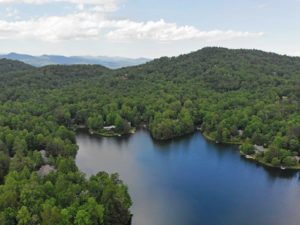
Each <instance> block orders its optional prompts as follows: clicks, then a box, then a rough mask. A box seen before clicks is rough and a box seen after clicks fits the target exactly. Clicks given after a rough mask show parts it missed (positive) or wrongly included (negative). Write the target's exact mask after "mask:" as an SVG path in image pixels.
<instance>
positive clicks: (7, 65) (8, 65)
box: [0, 59, 34, 74]
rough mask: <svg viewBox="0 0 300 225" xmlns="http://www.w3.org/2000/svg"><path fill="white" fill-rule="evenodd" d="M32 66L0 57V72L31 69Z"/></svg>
mask: <svg viewBox="0 0 300 225" xmlns="http://www.w3.org/2000/svg"><path fill="white" fill-rule="evenodd" d="M33 68H34V67H33V66H30V65H27V64H25V63H23V62H19V61H16V60H9V59H0V74H3V73H8V72H17V71H22V70H30V69H33Z"/></svg>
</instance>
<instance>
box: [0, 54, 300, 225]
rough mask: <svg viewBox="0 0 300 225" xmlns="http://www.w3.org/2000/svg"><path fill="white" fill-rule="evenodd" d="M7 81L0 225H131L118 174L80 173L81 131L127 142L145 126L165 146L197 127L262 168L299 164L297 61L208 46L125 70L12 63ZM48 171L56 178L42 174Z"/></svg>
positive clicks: (0, 117)
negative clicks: (260, 163)
mask: <svg viewBox="0 0 300 225" xmlns="http://www.w3.org/2000/svg"><path fill="white" fill-rule="evenodd" d="M6 65H9V67H10V68H14V69H13V70H10V69H8V68H7V67H6ZM12 65H13V66H12ZM18 67H19V69H16V68H18ZM1 71H2V72H1ZM0 80H1V83H0V90H1V91H0V102H1V105H0V179H1V182H2V183H3V185H1V186H0V223H1V224H80V225H81V224H111V225H118V224H127V223H128V221H129V220H130V212H129V208H130V206H131V200H130V197H129V195H128V192H127V187H126V185H124V184H123V183H122V182H121V181H120V180H119V178H118V176H117V175H110V176H109V175H107V174H106V173H104V172H102V173H99V174H97V175H96V176H93V177H91V178H89V179H86V178H85V177H84V176H83V175H82V174H81V173H80V172H79V171H78V169H77V167H76V165H75V163H74V157H75V155H76V152H77V145H76V143H75V134H74V129H76V128H77V127H79V126H80V127H81V126H85V127H87V128H88V129H89V130H91V131H93V132H97V133H100V134H101V133H107V132H108V131H107V129H108V128H107V127H112V126H113V131H109V132H112V133H113V134H126V133H129V132H130V131H131V130H132V128H135V127H138V126H140V125H142V124H144V125H146V126H147V127H148V129H149V131H150V133H151V135H152V136H153V138H155V139H159V140H162V139H170V138H174V137H177V136H181V135H184V134H188V133H191V132H193V131H194V130H195V128H196V127H198V128H199V129H201V130H202V132H203V133H204V134H205V135H206V136H207V137H209V138H211V139H213V140H215V141H217V142H219V143H240V144H242V146H241V151H242V152H244V153H245V154H248V155H251V154H254V155H255V157H256V158H257V159H258V160H260V161H263V162H266V163H269V164H272V165H274V166H280V165H283V166H296V165H297V160H296V158H297V157H296V156H299V152H300V142H299V140H300V59H299V58H292V57H287V56H279V55H276V54H272V53H265V52H261V51H256V50H228V49H223V48H205V49H202V50H200V51H198V52H194V53H191V54H188V55H182V56H179V57H176V58H175V57H174V58H161V59H157V60H154V61H152V62H149V63H147V64H145V65H141V66H137V67H130V68H124V69H120V70H109V69H106V68H104V67H101V66H83V65H76V66H47V67H43V68H39V69H37V68H32V67H30V66H27V65H25V64H21V63H19V62H14V61H7V60H5V61H2V62H1V63H0ZM254 145H256V146H261V147H263V148H264V149H267V150H266V151H257V150H256V149H255V148H254ZM41 150H44V151H45V152H46V156H44V157H43V155H42V154H41ZM45 158H46V160H45ZM45 161H47V162H45ZM44 164H49V165H50V166H52V167H51V168H54V170H53V171H52V172H51V173H49V174H48V175H45V176H41V174H40V173H38V172H37V171H38V170H39V169H40V168H41V167H42V166H43V165H44ZM95 208H96V209H97V210H92V209H95Z"/></svg>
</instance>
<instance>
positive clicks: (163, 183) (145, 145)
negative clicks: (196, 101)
mask: <svg viewBox="0 0 300 225" xmlns="http://www.w3.org/2000/svg"><path fill="white" fill-rule="evenodd" d="M77 144H78V145H79V151H78V154H77V157H76V163H77V165H78V167H79V168H80V170H81V171H83V172H84V173H86V174H87V175H91V174H96V173H97V172H98V171H103V170H104V171H107V172H109V173H114V172H118V173H119V174H120V178H121V179H122V180H123V181H124V182H125V183H126V184H127V185H128V187H129V192H130V195H131V197H132V200H133V206H132V210H131V211H132V213H133V214H134V216H133V225H283V224H284V225H299V224H300V180H299V173H298V172H291V171H290V172H289V171H281V170H278V169H267V168H264V167H262V166H260V165H257V164H256V163H254V162H250V161H248V160H246V159H244V158H243V157H241V156H240V155H239V152H238V150H237V146H231V145H225V146H224V145H217V144H214V143H211V142H209V141H207V140H206V139H205V138H204V137H203V136H202V135H201V133H199V132H197V133H195V134H193V135H190V136H186V137H182V138H179V139H176V140H173V141H169V142H156V141H154V140H153V139H152V138H151V136H150V135H149V133H148V132H147V131H144V130H140V131H138V132H137V133H136V134H134V135H131V136H128V137H122V138H104V137H97V136H92V135H89V134H87V133H84V132H79V133H78V134H77Z"/></svg>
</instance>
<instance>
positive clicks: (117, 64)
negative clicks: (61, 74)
mask: <svg viewBox="0 0 300 225" xmlns="http://www.w3.org/2000/svg"><path fill="white" fill-rule="evenodd" d="M0 58H6V59H12V60H18V61H22V62H24V63H27V64H29V65H32V66H36V67H41V66H47V65H55V64H59V65H74V64H93V65H102V66H105V67H108V68H111V69H117V68H121V67H127V66H136V65H140V64H144V63H146V62H149V61H150V60H151V59H147V58H137V59H132V58H123V57H107V56H70V57H67V56H61V55H42V56H32V55H26V54H18V53H9V54H2V55H0Z"/></svg>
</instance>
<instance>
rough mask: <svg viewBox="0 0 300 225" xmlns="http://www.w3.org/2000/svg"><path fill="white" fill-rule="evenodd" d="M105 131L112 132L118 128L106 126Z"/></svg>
mask: <svg viewBox="0 0 300 225" xmlns="http://www.w3.org/2000/svg"><path fill="white" fill-rule="evenodd" d="M103 129H104V130H106V131H112V130H115V129H116V126H115V125H111V126H106V127H103Z"/></svg>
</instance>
